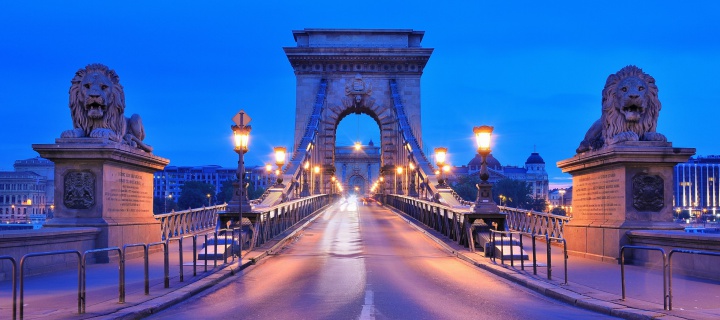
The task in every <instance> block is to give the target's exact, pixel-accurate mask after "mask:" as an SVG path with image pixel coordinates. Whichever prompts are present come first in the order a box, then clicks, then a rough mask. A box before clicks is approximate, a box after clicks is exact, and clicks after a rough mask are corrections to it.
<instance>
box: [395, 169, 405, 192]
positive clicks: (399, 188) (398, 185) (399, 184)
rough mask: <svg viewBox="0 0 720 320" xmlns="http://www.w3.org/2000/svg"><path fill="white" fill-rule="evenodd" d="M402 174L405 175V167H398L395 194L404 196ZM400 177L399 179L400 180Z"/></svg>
mask: <svg viewBox="0 0 720 320" xmlns="http://www.w3.org/2000/svg"><path fill="white" fill-rule="evenodd" d="M402 173H403V167H402V166H397V167H396V168H395V193H396V194H403V191H402ZM398 177H399V178H398Z"/></svg>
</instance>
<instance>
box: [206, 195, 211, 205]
mask: <svg viewBox="0 0 720 320" xmlns="http://www.w3.org/2000/svg"><path fill="white" fill-rule="evenodd" d="M205 196H206V197H207V198H208V207H209V206H210V197H211V195H210V194H209V193H208V194H206V195H205Z"/></svg>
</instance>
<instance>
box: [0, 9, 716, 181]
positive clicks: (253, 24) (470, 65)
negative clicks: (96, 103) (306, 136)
mask: <svg viewBox="0 0 720 320" xmlns="http://www.w3.org/2000/svg"><path fill="white" fill-rule="evenodd" d="M717 12H720V3H717V2H714V1H696V2H691V3H688V4H683V5H682V6H680V5H678V4H677V3H676V2H670V1H656V2H652V3H651V4H649V3H642V2H640V3H627V2H602V3H597V4H594V3H578V2H576V1H558V2H553V3H541V2H537V1H515V2H507V3H505V2H503V3H498V2H493V3H483V2H477V1H459V2H453V3H451V4H439V3H437V2H434V1H415V2H413V4H412V5H407V4H406V3H405V2H392V1H382V2H380V1H366V2H363V3H362V5H358V4H357V3H354V2H335V1H333V2H329V1H314V2H309V3H292V4H286V3H283V2H277V1H268V2H262V3H259V2H253V3H236V2H230V1H228V2H222V1H221V2H219V3H215V4H213V5H208V4H204V3H177V2H174V1H173V2H171V1H153V2H133V1H129V2H123V3H119V4H118V3H98V2H92V3H91V2H68V3H58V2H51V1H28V2H5V3H3V4H2V5H0V28H2V30H5V31H6V32H4V33H2V34H0V43H2V50H0V57H2V59H0V70H2V73H0V107H2V110H3V115H4V116H3V117H2V118H1V119H0V136H2V137H3V138H2V142H0V146H2V149H3V152H2V153H1V154H0V170H5V171H10V170H12V164H13V162H14V161H15V160H20V159H29V158H33V157H35V156H37V153H36V152H34V151H33V150H32V148H31V145H32V144H34V143H52V142H53V141H54V139H55V138H57V137H59V136H60V133H61V132H62V131H64V130H68V129H71V128H72V121H71V119H70V112H69V109H68V108H67V101H68V89H69V86H70V79H71V78H72V76H73V75H74V73H75V71H77V70H78V69H80V68H83V67H84V66H86V65H87V64H90V63H95V62H98V63H103V64H106V65H108V66H109V67H110V68H112V69H115V71H116V72H117V73H118V75H119V76H120V81H121V83H122V84H123V86H124V87H125V94H126V102H127V108H126V110H125V112H126V113H127V115H130V114H133V113H138V114H140V115H141V116H142V118H143V122H144V124H145V128H146V132H147V139H146V142H147V143H148V144H150V145H152V146H153V147H155V151H154V153H155V154H156V155H158V156H161V157H165V158H169V159H170V161H171V162H170V165H176V166H191V165H211V164H216V165H220V166H223V167H233V166H236V165H237V155H236V154H235V153H234V152H233V149H232V146H231V131H230V124H231V123H232V121H231V117H232V116H233V115H234V114H235V112H237V111H238V110H240V109H244V110H245V111H246V112H247V113H248V114H249V115H250V116H251V117H252V119H253V120H252V122H251V123H250V124H251V125H252V127H253V129H252V132H251V142H250V143H251V144H250V151H249V153H248V154H247V155H246V163H247V164H248V165H255V164H257V165H262V164H264V163H269V162H271V153H272V147H274V146H286V147H288V149H290V148H292V143H293V132H294V125H295V118H294V117H295V115H294V110H295V76H294V74H293V70H292V68H291V67H290V64H289V63H288V60H287V58H286V57H285V54H284V52H283V50H282V48H283V47H293V46H295V45H296V44H295V42H294V41H293V36H292V33H291V31H292V30H298V29H303V28H366V29H368V28H398V29H414V30H421V31H425V37H424V39H423V41H422V46H423V47H426V48H434V53H433V55H432V56H431V57H430V60H429V62H428V64H427V67H426V69H425V70H424V75H423V77H422V97H421V98H422V106H421V110H422V124H423V126H422V130H423V132H422V140H423V142H424V149H425V150H432V149H433V148H434V147H439V146H444V147H448V148H449V161H450V163H451V164H453V165H455V166H460V165H463V164H467V162H469V161H470V160H471V159H472V158H473V157H474V154H475V147H474V145H473V140H472V127H473V126H477V125H483V124H485V125H492V126H494V127H495V131H494V141H493V146H492V149H493V154H494V156H495V157H496V158H497V159H498V160H499V161H501V163H502V164H503V165H517V166H522V165H523V163H524V161H525V160H526V159H527V157H528V156H529V155H530V153H531V152H533V151H536V152H538V153H539V154H540V155H541V156H542V157H543V159H544V160H545V162H546V167H547V171H548V175H549V177H550V185H551V187H553V186H566V185H569V183H570V181H571V180H570V176H569V175H567V174H562V173H561V172H560V170H559V169H558V168H557V167H556V165H555V164H556V162H557V161H560V160H563V159H567V158H570V157H572V156H573V155H574V154H575V152H574V150H575V148H576V147H577V146H578V144H579V142H580V141H581V140H582V138H583V136H584V134H585V132H586V131H587V129H588V128H589V127H590V125H591V124H592V123H593V122H594V121H595V120H596V119H597V118H599V117H600V98H601V97H600V93H601V90H602V88H603V86H604V84H605V80H606V78H607V76H608V75H609V74H611V73H615V72H617V71H618V70H620V69H621V68H622V67H624V66H626V65H629V64H634V65H637V66H639V67H640V68H642V69H643V70H644V71H645V72H647V73H649V74H650V75H652V76H653V77H655V79H656V80H657V85H658V87H659V91H660V93H659V95H660V101H661V102H662V104H663V109H662V111H661V112H660V118H659V124H658V128H657V130H658V132H660V133H663V134H665V135H666V136H667V137H668V140H669V141H671V142H672V143H673V145H674V146H678V147H694V148H697V154H698V155H713V154H720V147H719V146H718V144H717V143H716V140H717V133H716V132H717V129H716V126H715V122H716V120H715V119H718V118H720V108H718V106H717V101H719V99H717V95H718V93H719V92H720V81H717V74H720V59H719V58H718V57H720V40H718V37H717V35H718V34H720V22H719V21H718V19H717ZM356 117H357V119H356ZM376 136H377V137H379V130H378V129H377V125H374V124H373V122H372V120H370V118H369V117H368V116H365V115H361V116H355V115H350V116H348V117H347V118H345V119H344V120H343V121H342V122H341V123H340V126H339V130H338V139H337V141H338V144H339V145H349V144H351V143H352V142H354V141H356V140H359V141H361V142H363V143H367V141H369V140H370V139H373V140H374V141H375V139H376V138H375V137H376ZM377 139H379V138H377ZM376 142H377V141H376ZM428 156H431V154H428Z"/></svg>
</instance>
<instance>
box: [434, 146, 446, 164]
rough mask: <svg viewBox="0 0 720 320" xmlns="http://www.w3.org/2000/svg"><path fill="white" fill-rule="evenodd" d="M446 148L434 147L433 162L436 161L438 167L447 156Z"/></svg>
mask: <svg viewBox="0 0 720 320" xmlns="http://www.w3.org/2000/svg"><path fill="white" fill-rule="evenodd" d="M447 150H448V149H447V148H435V162H437V164H438V167H440V166H442V165H443V164H444V163H445V159H446V158H447Z"/></svg>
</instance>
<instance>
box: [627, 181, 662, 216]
mask: <svg viewBox="0 0 720 320" xmlns="http://www.w3.org/2000/svg"><path fill="white" fill-rule="evenodd" d="M632 181H633V189H632V192H633V193H632V195H633V207H635V209H638V210H640V211H653V212H658V211H660V209H662V207H663V206H664V205H665V201H664V199H663V194H664V193H665V192H664V190H665V187H664V181H663V179H662V178H661V177H660V176H658V175H649V174H645V173H639V174H637V175H635V176H634V177H633V180H632Z"/></svg>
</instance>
